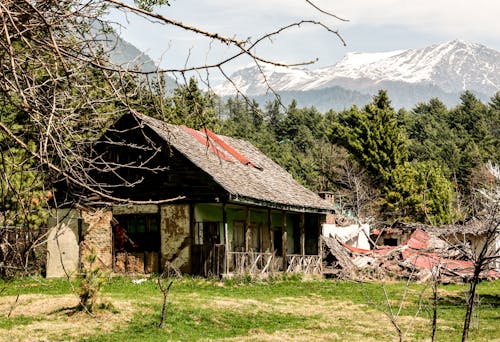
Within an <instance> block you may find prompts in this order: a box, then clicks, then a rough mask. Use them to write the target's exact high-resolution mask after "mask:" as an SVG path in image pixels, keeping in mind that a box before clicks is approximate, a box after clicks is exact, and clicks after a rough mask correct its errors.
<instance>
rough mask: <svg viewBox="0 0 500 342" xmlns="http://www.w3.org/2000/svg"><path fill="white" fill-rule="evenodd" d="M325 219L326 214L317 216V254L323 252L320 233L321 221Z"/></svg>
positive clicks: (321, 231)
mask: <svg viewBox="0 0 500 342" xmlns="http://www.w3.org/2000/svg"><path fill="white" fill-rule="evenodd" d="M325 220H326V215H321V216H319V217H318V255H322V253H323V244H322V241H321V235H322V234H323V223H324V222H325Z"/></svg>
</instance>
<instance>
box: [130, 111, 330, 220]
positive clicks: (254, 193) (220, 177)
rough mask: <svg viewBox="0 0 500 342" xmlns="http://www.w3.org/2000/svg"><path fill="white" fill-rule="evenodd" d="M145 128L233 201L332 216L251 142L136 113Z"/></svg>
mask: <svg viewBox="0 0 500 342" xmlns="http://www.w3.org/2000/svg"><path fill="white" fill-rule="evenodd" d="M132 114H133V115H134V116H135V117H136V118H137V119H138V120H139V121H140V122H142V124H143V125H147V126H148V127H149V128H151V129H152V130H153V131H154V132H155V133H156V134H157V135H158V136H159V137H160V138H161V139H163V140H164V141H165V142H166V143H168V144H169V146H171V147H172V148H174V149H176V150H177V151H179V152H180V153H181V154H183V155H184V156H185V157H186V158H187V159H189V160H190V161H191V162H192V163H193V164H194V165H196V166H197V167H199V168H200V169H201V170H203V171H204V172H205V173H207V174H208V175H210V176H211V177H212V178H213V180H214V181H215V182H216V183H218V184H219V185H220V186H221V187H222V188H224V189H225V190H226V191H227V192H228V194H229V198H230V201H232V202H240V203H247V204H254V205H260V206H268V207H274V208H282V209H285V208H286V209H290V210H294V211H301V212H324V213H326V212H331V211H333V210H334V208H333V206H332V205H331V204H330V203H329V202H327V201H325V200H323V199H322V198H321V197H319V196H318V195H317V194H316V193H314V192H313V191H311V190H309V189H306V188H305V187H304V186H302V185H300V184H299V183H298V182H297V181H295V180H294V179H293V177H292V176H291V175H290V174H289V173H288V172H286V171H285V170H284V169H283V168H281V167H280V166H279V165H278V164H276V163H275V162H273V161H272V160H271V159H269V158H268V157H267V156H266V155H265V154H263V153H262V152H261V151H259V150H258V149H257V148H256V147H255V146H253V145H252V144H250V143H249V142H247V141H245V140H241V139H236V138H231V137H228V136H222V135H216V134H215V133H213V132H211V131H209V130H202V131H196V130H193V129H190V128H187V127H185V126H177V125H172V124H167V123H165V122H163V121H160V120H157V119H154V118H151V117H148V116H146V115H143V114H140V113H137V112H134V113H132Z"/></svg>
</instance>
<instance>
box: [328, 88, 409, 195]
mask: <svg viewBox="0 0 500 342" xmlns="http://www.w3.org/2000/svg"><path fill="white" fill-rule="evenodd" d="M329 134H330V141H331V142H333V143H338V144H340V145H342V146H344V147H345V148H347V150H349V152H350V153H351V154H352V156H353V157H354V158H355V159H356V160H358V162H359V163H360V164H361V165H363V166H364V167H365V168H366V169H367V170H368V172H370V174H371V175H372V177H373V178H374V179H375V180H377V181H378V182H379V184H380V185H381V186H388V185H389V184H390V181H391V174H392V171H393V170H394V169H395V168H396V167H398V166H400V165H402V164H403V163H404V161H405V160H406V158H407V152H406V145H405V138H404V136H403V132H402V130H401V129H400V128H399V127H398V123H397V120H396V113H395V112H394V110H393V109H392V107H391V106H390V101H389V99H388V97H387V93H386V92H385V91H380V92H379V93H378V95H377V96H375V97H374V99H373V102H372V103H370V104H368V105H367V106H366V107H365V108H364V109H363V110H359V109H358V108H357V107H355V106H354V107H352V108H351V109H350V110H349V111H345V112H342V113H340V114H339V117H338V119H337V122H333V123H332V124H331V132H329Z"/></svg>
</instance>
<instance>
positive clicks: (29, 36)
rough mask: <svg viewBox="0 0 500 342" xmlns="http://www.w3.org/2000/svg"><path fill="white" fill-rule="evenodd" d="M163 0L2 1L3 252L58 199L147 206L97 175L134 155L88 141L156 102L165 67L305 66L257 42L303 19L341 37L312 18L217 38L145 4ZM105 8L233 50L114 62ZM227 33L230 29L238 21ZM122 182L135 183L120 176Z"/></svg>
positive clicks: (179, 75)
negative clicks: (146, 67) (179, 63)
mask: <svg viewBox="0 0 500 342" xmlns="http://www.w3.org/2000/svg"><path fill="white" fill-rule="evenodd" d="M165 3H168V1H164V0H138V1H135V3H134V5H131V4H130V2H122V1H118V0H86V1H79V0H4V1H1V3H0V17H1V18H2V23H1V27H0V30H1V33H0V65H1V71H0V101H1V102H2V110H1V117H0V154H1V157H0V158H1V159H0V168H1V173H0V184H1V186H0V191H1V194H2V202H1V203H0V228H1V233H0V239H2V240H1V241H0V249H1V252H0V254H2V256H5V255H6V254H7V253H11V252H12V250H13V249H12V248H11V247H12V246H10V245H9V243H11V242H9V241H10V240H9V239H8V236H7V230H8V229H10V228H9V227H11V228H12V229H14V230H17V231H18V230H19V229H18V228H19V227H23V232H24V233H25V232H32V231H34V228H36V227H37V226H38V227H39V226H41V225H43V224H42V223H41V222H40V221H36V220H33V219H32V218H33V217H34V214H36V212H41V211H45V210H46V209H48V208H49V207H50V206H59V205H61V204H63V203H61V201H66V200H68V201H69V200H71V201H82V200H83V201H86V203H87V204H92V203H93V202H92V200H91V199H92V198H98V201H99V202H103V201H104V202H106V201H107V202H135V203H146V202H147V203H150V201H131V200H129V199H124V198H118V197H115V196H114V195H113V188H112V187H110V186H109V184H106V183H105V182H102V181H99V179H97V178H96V177H95V175H96V174H98V173H102V172H106V173H111V174H113V173H115V174H118V173H119V172H118V171H119V170H120V169H122V168H135V169H137V168H139V169H140V168H147V166H145V165H144V164H143V163H141V162H133V163H128V164H118V163H109V162H105V161H104V160H103V158H102V156H101V155H99V154H98V153H95V151H94V150H93V146H94V144H95V142H96V140H97V139H99V137H100V136H102V133H103V132H104V130H105V129H106V128H107V127H108V126H109V125H110V123H112V122H113V121H114V120H116V118H118V117H119V116H121V115H122V114H123V113H125V112H128V111H131V110H134V109H136V108H135V106H136V104H138V103H141V104H142V105H144V102H146V104H145V105H146V106H151V107H155V105H157V104H158V103H161V101H162V98H163V97H164V95H165V92H164V89H163V87H162V85H163V81H162V80H164V75H165V74H170V75H173V76H174V77H175V78H176V79H178V80H179V79H180V80H185V79H186V75H190V73H193V72H194V73H198V74H200V73H202V72H205V75H206V77H205V79H207V80H208V78H209V75H210V72H211V71H218V72H220V73H221V74H222V75H223V76H224V77H225V78H226V79H227V80H229V81H231V79H230V77H229V76H228V75H227V72H226V66H227V65H228V64H229V63H230V62H232V61H234V60H237V59H239V58H243V57H247V58H250V59H251V60H252V61H254V63H255V64H256V65H257V66H262V65H263V64H271V65H276V66H292V65H304V64H310V63H313V62H314V60H315V59H314V58H311V60H308V61H299V62H297V63H290V64H284V63H281V62H278V61H275V60H272V59H269V58H265V57H263V56H261V55H259V54H258V53H257V52H256V48H257V47H258V46H259V45H260V44H262V43H263V42H264V41H266V40H269V39H272V38H274V37H276V36H278V35H280V34H282V33H283V32H286V31H287V30H290V29H293V28H300V27H303V26H307V25H315V26H319V27H321V28H323V29H325V30H326V31H328V32H331V33H332V34H333V35H334V37H336V38H339V39H340V41H341V43H342V44H344V41H343V39H342V37H341V36H340V35H339V33H338V32H337V31H336V30H334V29H332V28H330V27H328V26H327V25H325V24H323V23H322V22H321V21H315V20H299V21H297V22H291V23H288V24H287V25H284V26H281V27H277V28H276V29H275V30H273V31H271V32H267V33H265V34H262V35H260V36H258V37H254V38H252V37H251V38H248V39H244V40H239V39H236V38H234V37H237V36H238V35H234V36H225V35H223V34H219V33H218V32H211V31H209V30H205V29H203V28H201V27H197V26H193V25H189V24H186V23H182V22H180V21H178V20H175V19H174V18H169V17H166V16H164V15H160V14H158V13H155V12H154V11H152V8H154V5H161V4H165ZM172 5H173V6H175V4H172ZM304 6H312V7H313V8H315V10H317V11H318V13H321V15H328V16H333V14H332V13H330V12H328V11H327V10H324V9H321V8H319V7H318V6H317V5H315V4H314V3H313V2H311V1H305V2H304ZM109 11H117V12H119V13H121V14H122V15H124V16H125V15H127V16H130V15H137V16H141V17H143V18H146V19H147V20H149V21H151V22H153V23H156V24H158V25H169V26H172V27H176V28H179V29H183V30H186V31H189V32H191V33H193V34H194V35H197V36H200V37H205V38H207V39H209V40H210V41H211V44H221V45H225V46H229V47H232V48H233V51H234V53H233V54H231V55H229V56H226V57H223V58H222V59H221V60H219V61H216V62H214V63H211V64H203V65H195V66H187V67H184V68H162V69H160V68H157V69H156V70H150V71H143V70H141V69H139V68H136V67H134V66H133V65H131V64H126V65H117V64H114V63H112V62H111V61H110V58H109V56H110V54H111V53H112V50H113V48H114V41H113V39H112V37H113V35H111V34H110V33H111V32H112V31H113V26H112V24H111V23H109V22H108V21H106V19H105V18H106V17H105V14H106V13H107V12H109ZM339 20H341V19H340V18H339ZM234 30H235V33H237V31H238V28H237V27H235V28H234ZM110 37H111V38H110ZM110 39H111V40H110ZM154 77H157V80H156V81H152V80H153V78H154ZM207 84H208V85H209V82H207ZM152 85H154V87H153V86H152ZM153 88H154V89H153ZM148 101H149V102H148ZM130 147H132V148H136V149H142V150H148V151H149V153H150V154H151V155H154V154H155V153H157V152H158V149H157V148H155V147H154V146H130ZM93 151H94V152H93ZM56 183H57V184H66V185H65V187H66V189H67V192H68V193H72V194H73V196H71V198H65V197H62V196H53V194H52V188H53V186H54V184H56ZM123 183H124V184H125V185H128V186H132V185H134V184H133V182H129V181H128V180H126V179H123ZM75 189H78V192H76V191H74V190H75ZM170 200H172V198H162V199H161V200H160V201H157V202H165V201H170ZM35 216H36V215H35ZM42 221H43V220H42ZM41 240H43V234H37V235H36V236H35V237H34V238H31V242H30V243H29V244H28V245H26V248H25V250H24V251H23V253H21V254H20V255H21V257H20V258H21V259H22V258H27V255H29V253H30V252H31V251H33V248H35V246H37V245H38V244H39V242H40V241H41ZM9 248H10V249H9ZM16 253H17V252H16ZM18 254H19V253H18ZM9 255H11V254H9ZM8 258H10V257H8ZM4 259H5V257H4ZM0 262H2V261H1V260H0ZM24 264H26V262H25V263H24ZM7 266H8V265H6V264H5V262H4V264H1V265H0V268H1V269H2V270H5V267H7ZM8 267H10V266H8ZM2 272H3V271H2Z"/></svg>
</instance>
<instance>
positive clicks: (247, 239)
mask: <svg viewBox="0 0 500 342" xmlns="http://www.w3.org/2000/svg"><path fill="white" fill-rule="evenodd" d="M251 241H252V231H251V229H250V207H246V217H245V252H248V251H249V250H250V243H251Z"/></svg>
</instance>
